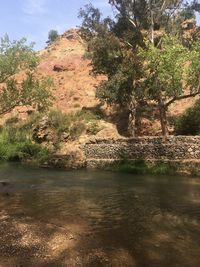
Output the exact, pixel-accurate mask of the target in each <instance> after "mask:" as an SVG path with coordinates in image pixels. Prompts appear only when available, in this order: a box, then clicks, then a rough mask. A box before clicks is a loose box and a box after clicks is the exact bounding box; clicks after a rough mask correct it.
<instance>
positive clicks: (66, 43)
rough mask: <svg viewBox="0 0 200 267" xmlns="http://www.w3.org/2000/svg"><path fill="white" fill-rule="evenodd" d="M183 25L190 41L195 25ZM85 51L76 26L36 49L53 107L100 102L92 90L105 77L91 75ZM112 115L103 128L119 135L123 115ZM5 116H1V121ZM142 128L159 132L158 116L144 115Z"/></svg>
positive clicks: (178, 108)
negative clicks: (151, 118)
mask: <svg viewBox="0 0 200 267" xmlns="http://www.w3.org/2000/svg"><path fill="white" fill-rule="evenodd" d="M182 29H183V38H184V41H185V43H187V44H189V43H190V40H191V39H193V38H195V35H196V33H197V29H198V28H197V27H196V23H195V21H194V20H188V21H186V22H184V24H183V25H182ZM85 53H86V45H85V43H84V41H83V40H82V38H81V35H80V32H79V30H77V29H71V30H68V31H66V32H65V33H64V34H63V35H61V36H59V38H58V39H57V40H56V41H55V42H54V43H53V44H51V45H48V46H47V47H46V48H45V49H44V50H42V51H40V52H39V56H40V64H39V66H38V67H37V70H36V76H37V77H38V78H39V77H41V76H51V77H52V78H53V81H54V86H53V95H54V97H55V100H54V104H53V108H54V109H58V110H61V111H63V112H65V113H71V112H76V111H79V110H82V109H83V108H85V109H93V108H95V107H97V106H98V104H99V102H98V100H97V99H96V98H95V90H96V86H97V85H98V84H99V82H100V81H101V80H103V79H105V77H103V76H99V77H93V76H92V75H91V70H92V68H91V62H90V60H89V59H86V57H85ZM194 101H195V100H194V99H186V100H182V101H179V102H177V103H175V104H173V105H172V106H171V107H170V109H169V115H180V114H181V113H182V112H183V111H184V110H185V109H186V108H188V107H190V106H191V105H192V104H193V103H194ZM26 111H27V110H26V108H24V109H23V108H20V109H15V110H14V111H13V112H12V114H11V116H15V115H18V114H19V113H20V114H21V115H20V116H21V117H26ZM104 111H106V113H107V114H108V113H109V114H110V112H108V111H110V109H108V107H104ZM112 115H113V112H112ZM115 115H116V116H110V117H109V118H107V119H106V121H109V122H110V123H108V122H104V121H102V122H103V123H104V126H105V128H107V127H108V129H109V130H108V132H109V134H111V133H113V135H114V136H116V135H118V133H117V132H120V133H121V132H123V129H122V131H118V130H119V128H120V127H121V128H123V127H124V124H125V120H124V118H121V116H119V114H118V113H117V114H115ZM8 116H10V114H9V115H8ZM8 116H5V117H4V121H5V119H6V118H7V117H8ZM117 124H118V125H117ZM120 124H122V125H120ZM117 128H118V130H117ZM143 129H144V130H143V135H159V134H160V133H161V131H160V123H159V121H158V120H154V121H149V120H148V119H144V120H143ZM108 132H107V131H105V134H106V135H107V134H108ZM102 134H103V133H102Z"/></svg>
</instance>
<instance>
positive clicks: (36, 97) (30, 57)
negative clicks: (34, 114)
mask: <svg viewBox="0 0 200 267" xmlns="http://www.w3.org/2000/svg"><path fill="white" fill-rule="evenodd" d="M37 64H38V57H37V55H36V52H34V50H33V45H27V44H26V39H21V40H20V41H11V40H10V39H9V38H8V36H7V35H6V36H5V37H3V38H1V40H0V115H2V114H5V113H7V112H10V111H12V109H14V108H15V107H17V106H26V105H27V106H33V107H35V108H37V109H46V108H48V107H49V105H50V104H51V100H52V96H51V92H50V90H49V89H50V86H51V84H52V82H51V80H50V78H41V79H40V80H37V79H35V78H34V75H33V71H34V69H35V68H36V66H37ZM18 73H21V75H22V76H23V77H24V78H23V80H22V81H21V82H19V81H17V79H16V74H18Z"/></svg>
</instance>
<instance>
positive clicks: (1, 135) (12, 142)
mask: <svg viewBox="0 0 200 267" xmlns="http://www.w3.org/2000/svg"><path fill="white" fill-rule="evenodd" d="M49 156H50V151H49V150H48V149H47V148H44V147H42V146H41V145H39V144H34V143H32V141H31V140H30V139H29V138H28V137H27V134H26V131H25V130H24V129H19V128H16V127H12V126H7V125H6V126H4V127H3V129H2V131H1V132H0V160H6V161H16V160H17V161H24V160H29V159H31V160H35V161H37V162H38V163H42V162H44V161H46V160H47V159H48V158H49Z"/></svg>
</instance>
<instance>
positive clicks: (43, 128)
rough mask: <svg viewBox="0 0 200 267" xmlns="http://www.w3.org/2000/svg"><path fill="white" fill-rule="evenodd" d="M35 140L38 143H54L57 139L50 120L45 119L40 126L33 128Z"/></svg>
mask: <svg viewBox="0 0 200 267" xmlns="http://www.w3.org/2000/svg"><path fill="white" fill-rule="evenodd" d="M32 137H33V140H34V141H36V142H37V143H43V142H52V141H54V139H55V136H54V132H53V130H52V129H51V128H50V124H49V120H48V118H47V117H44V118H43V119H42V120H41V121H40V122H39V124H38V125H37V126H36V127H34V128H33V136H32Z"/></svg>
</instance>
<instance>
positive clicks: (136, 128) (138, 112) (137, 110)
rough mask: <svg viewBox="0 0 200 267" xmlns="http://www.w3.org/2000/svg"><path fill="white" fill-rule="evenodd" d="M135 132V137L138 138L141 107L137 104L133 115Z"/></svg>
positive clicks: (140, 124) (140, 128)
mask: <svg viewBox="0 0 200 267" xmlns="http://www.w3.org/2000/svg"><path fill="white" fill-rule="evenodd" d="M135 130H136V135H137V136H140V135H141V132H142V107H141V105H140V104H139V103H138V105H137V107H136V113H135Z"/></svg>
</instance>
